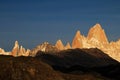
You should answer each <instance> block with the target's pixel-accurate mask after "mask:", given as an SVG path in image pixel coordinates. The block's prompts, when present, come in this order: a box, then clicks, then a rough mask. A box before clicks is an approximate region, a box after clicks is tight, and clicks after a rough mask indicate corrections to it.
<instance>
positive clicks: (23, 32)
mask: <svg viewBox="0 0 120 80" xmlns="http://www.w3.org/2000/svg"><path fill="white" fill-rule="evenodd" d="M96 23H100V24H101V26H102V28H104V29H105V31H106V34H107V36H108V39H109V40H117V39H119V38H120V0H0V47H1V48H4V49H5V50H11V49H12V47H13V46H14V42H15V41H16V40H18V42H19V44H20V45H23V47H25V48H30V49H32V48H34V47H35V46H36V45H38V44H40V43H42V42H44V41H48V42H49V43H52V44H55V42H56V41H57V40H58V39H61V40H62V41H63V43H64V44H66V42H68V41H69V42H71V41H72V38H73V37H74V35H75V33H76V31H77V30H80V31H81V33H82V34H84V35H87V33H88V30H89V28H90V27H92V26H93V25H95V24H96Z"/></svg>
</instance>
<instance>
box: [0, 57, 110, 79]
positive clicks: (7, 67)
mask: <svg viewBox="0 0 120 80" xmlns="http://www.w3.org/2000/svg"><path fill="white" fill-rule="evenodd" d="M79 68H80V67H79ZM79 68H76V66H75V67H71V68H66V70H69V71H70V70H71V71H73V72H74V73H63V72H61V71H56V69H52V67H51V66H50V65H48V64H47V63H44V62H42V61H41V60H40V59H39V58H36V57H17V58H16V57H12V56H0V69H1V70H0V80H112V79H108V78H106V77H104V76H102V75H100V74H99V73H95V72H85V71H81V70H80V71H78V70H79ZM63 69H64V68H63ZM75 69H76V70H75ZM75 71H78V72H75Z"/></svg>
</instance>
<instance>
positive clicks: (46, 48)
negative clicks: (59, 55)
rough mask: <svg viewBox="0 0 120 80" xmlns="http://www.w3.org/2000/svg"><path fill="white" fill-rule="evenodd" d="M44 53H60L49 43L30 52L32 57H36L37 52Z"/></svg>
mask: <svg viewBox="0 0 120 80" xmlns="http://www.w3.org/2000/svg"><path fill="white" fill-rule="evenodd" d="M39 51H42V52H46V53H55V52H58V51H59V50H58V48H57V47H55V46H53V45H52V44H50V43H48V42H44V43H42V44H40V45H38V46H36V47H35V48H34V49H32V50H31V51H30V56H35V55H36V53H37V52H39Z"/></svg>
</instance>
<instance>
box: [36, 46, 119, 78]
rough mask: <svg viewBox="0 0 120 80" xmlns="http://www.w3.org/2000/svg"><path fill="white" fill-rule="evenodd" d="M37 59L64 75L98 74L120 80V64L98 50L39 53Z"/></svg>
mask: <svg viewBox="0 0 120 80" xmlns="http://www.w3.org/2000/svg"><path fill="white" fill-rule="evenodd" d="M36 58H38V59H40V60H41V61H43V62H45V63H47V64H49V65H51V66H52V67H53V69H55V70H58V71H61V72H63V73H79V72H82V73H89V72H90V73H92V72H95V73H98V74H100V75H102V76H104V77H108V78H111V79H115V80H120V77H119V76H120V63H119V62H117V61H116V60H114V59H112V58H111V57H109V56H108V55H107V54H105V53H104V52H102V51H101V50H99V49H97V48H95V49H94V48H92V49H69V50H64V51H61V52H58V53H56V54H51V53H44V52H38V53H37V55H36Z"/></svg>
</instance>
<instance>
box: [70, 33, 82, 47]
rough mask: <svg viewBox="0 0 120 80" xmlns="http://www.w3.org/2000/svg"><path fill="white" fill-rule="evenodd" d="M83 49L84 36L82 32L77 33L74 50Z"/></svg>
mask: <svg viewBox="0 0 120 80" xmlns="http://www.w3.org/2000/svg"><path fill="white" fill-rule="evenodd" d="M82 47H83V42H82V35H81V33H80V31H77V33H76V35H75V37H74V38H73V41H72V48H73V49H74V48H82Z"/></svg>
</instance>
